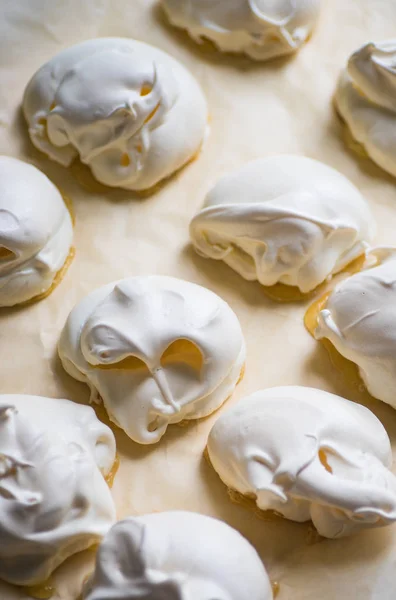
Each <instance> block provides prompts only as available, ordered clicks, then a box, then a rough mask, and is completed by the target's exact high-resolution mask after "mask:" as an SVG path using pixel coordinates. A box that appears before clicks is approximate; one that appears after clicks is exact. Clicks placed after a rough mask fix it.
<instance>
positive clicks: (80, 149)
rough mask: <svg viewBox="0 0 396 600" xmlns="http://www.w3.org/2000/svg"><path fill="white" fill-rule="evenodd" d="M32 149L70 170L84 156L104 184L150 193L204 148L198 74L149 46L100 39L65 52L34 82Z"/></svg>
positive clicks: (28, 98)
mask: <svg viewBox="0 0 396 600" xmlns="http://www.w3.org/2000/svg"><path fill="white" fill-rule="evenodd" d="M23 110H24V113H25V117H26V120H27V123H28V127H29V134H30V138H31V140H32V142H33V144H34V145H35V146H36V147H37V148H38V149H39V150H41V151H42V152H44V153H45V154H47V155H48V156H49V157H50V158H52V159H53V160H55V161H56V162H58V163H60V164H62V165H64V166H69V165H70V164H71V163H72V162H73V161H74V159H76V158H77V157H79V159H80V160H81V162H83V163H84V164H86V165H88V167H90V169H91V171H92V173H93V175H94V177H95V178H96V179H97V180H98V181H100V182H101V183H103V184H106V185H108V186H113V187H120V188H125V189H128V190H146V189H148V188H151V187H153V186H154V185H155V184H157V183H158V182H159V181H161V180H162V179H164V178H166V177H168V176H170V175H171V174H172V173H174V172H175V171H177V170H178V169H179V168H180V167H182V166H183V165H185V164H186V163H187V162H189V161H190V160H191V159H192V158H193V157H194V156H195V155H196V154H197V152H198V151H199V149H200V147H201V145H202V141H203V138H204V135H205V130H206V127H207V106H206V101H205V98H204V96H203V93H202V90H201V88H200V87H199V85H198V83H197V82H196V80H195V79H194V77H193V76H192V75H191V74H190V73H189V72H188V71H187V70H186V69H185V68H184V67H183V66H182V65H181V64H180V63H179V62H178V61H177V60H175V59H174V58H172V57H171V56H169V55H168V54H166V53H165V52H163V51H162V50H159V49H158V48H154V47H153V46H149V45H148V44H144V43H142V42H137V41H135V40H130V39H123V38H99V39H95V40H89V41H86V42H83V43H81V44H77V45H76V46H72V47H71V48H67V49H66V50H62V51H61V52H60V53H59V54H57V55H56V56H55V57H54V58H52V59H51V60H50V61H49V62H48V63H46V64H45V65H44V66H43V67H41V69H39V70H38V71H37V72H36V73H35V75H33V77H32V79H31V81H30V82H29V84H28V86H27V88H26V91H25V95H24V99H23Z"/></svg>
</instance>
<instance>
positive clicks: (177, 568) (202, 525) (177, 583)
mask: <svg viewBox="0 0 396 600" xmlns="http://www.w3.org/2000/svg"><path fill="white" fill-rule="evenodd" d="M193 540H199V544H198V543H193ZM83 597H84V599H85V600H103V598H112V599H114V600H118V599H119V600H121V598H127V597H128V598H136V599H141V600H143V599H146V598H150V600H160V599H165V598H166V600H181V599H183V600H193V599H194V600H198V599H199V600H213V599H214V598H216V600H272V598H273V595H272V590H271V585H270V582H269V579H268V576H267V573H266V571H265V568H264V566H263V564H262V562H261V560H260V558H259V556H258V554H257V552H256V550H255V549H254V548H253V546H251V545H250V543H249V542H248V541H247V540H246V539H245V538H244V537H242V535H241V534H240V533H239V532H237V531H236V530H235V529H232V528H231V527H230V526H229V525H227V524H226V523H224V522H222V521H218V520H217V519H213V518H211V517H207V516H204V515H200V514H197V513H189V512H183V511H175V512H163V513H157V514H151V515H145V516H142V517H136V518H128V519H125V520H124V521H120V522H119V523H117V524H116V525H115V526H114V527H113V528H112V529H111V530H110V531H109V533H108V534H107V536H106V537H105V539H104V540H103V542H102V544H101V546H100V548H99V552H98V555H97V560H96V569H95V572H94V574H93V576H92V577H91V579H90V581H88V583H87V585H86V589H85V592H84V594H83Z"/></svg>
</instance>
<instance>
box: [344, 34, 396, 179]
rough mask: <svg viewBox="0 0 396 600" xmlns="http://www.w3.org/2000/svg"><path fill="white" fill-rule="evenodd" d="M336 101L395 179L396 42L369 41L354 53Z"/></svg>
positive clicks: (358, 135)
mask: <svg viewBox="0 0 396 600" xmlns="http://www.w3.org/2000/svg"><path fill="white" fill-rule="evenodd" d="M335 100H336V106H337V109H338V111H339V113H340V115H341V116H342V118H343V119H344V120H345V121H346V123H347V125H348V127H349V129H350V130H351V133H352V136H353V137H354V138H355V139H356V140H357V141H358V142H359V143H360V144H362V145H363V147H364V148H365V150H366V152H367V154H368V155H369V156H370V157H371V158H372V160H373V161H374V162H376V163H377V164H378V165H379V166H380V167H382V168H383V169H385V171H388V172H389V173H391V174H392V175H394V176H396V39H392V40H387V41H384V42H379V43H373V42H370V43H368V44H365V45H364V46H362V47H361V48H359V50H357V51H356V52H354V53H353V54H352V56H351V57H350V59H349V61H348V65H347V68H346V69H345V70H344V71H343V72H342V73H341V77H340V79H339V81H338V87H337V91H336V96H335Z"/></svg>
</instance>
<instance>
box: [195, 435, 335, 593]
mask: <svg viewBox="0 0 396 600" xmlns="http://www.w3.org/2000/svg"><path fill="white" fill-rule="evenodd" d="M204 457H205V459H206V461H207V463H208V465H209V466H210V467H211V468H212V469H213V470H214V471H215V472H216V470H215V468H214V467H213V465H212V461H211V460H210V456H209V451H208V447H207V446H206V448H205V450H204ZM219 479H220V477H219ZM220 481H221V479H220ZM222 483H223V482H222ZM224 485H225V484H224ZM225 488H226V490H227V494H228V496H229V498H230V500H231V502H233V503H234V504H238V505H239V506H242V507H243V508H246V509H247V510H250V511H251V512H253V513H254V515H255V516H256V517H257V518H258V519H260V520H261V521H266V522H270V523H277V522H278V523H279V522H280V521H287V520H288V519H286V517H284V516H283V515H282V514H280V513H278V512H276V511H275V510H262V509H261V508H259V507H258V506H257V504H256V497H255V496H254V494H251V495H247V494H241V493H240V492H237V491H236V490H234V489H232V488H230V487H228V486H226V485H225ZM293 522H296V521H293ZM300 525H305V526H307V525H308V529H307V536H306V544H307V545H313V544H317V543H318V542H320V541H323V540H324V539H325V538H323V537H322V536H321V535H320V534H319V533H318V532H317V530H316V529H315V527H314V525H313V523H312V521H308V522H307V523H300ZM272 586H273V590H274V593H275V589H274V586H275V588H276V593H279V583H278V582H273V583H272ZM274 597H276V596H275V595H274Z"/></svg>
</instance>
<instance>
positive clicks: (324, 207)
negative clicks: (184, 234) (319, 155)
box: [190, 155, 374, 293]
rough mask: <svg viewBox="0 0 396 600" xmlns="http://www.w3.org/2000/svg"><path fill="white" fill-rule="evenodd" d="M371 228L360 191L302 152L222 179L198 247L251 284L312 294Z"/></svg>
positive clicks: (193, 228)
mask: <svg viewBox="0 0 396 600" xmlns="http://www.w3.org/2000/svg"><path fill="white" fill-rule="evenodd" d="M373 233H374V224H373V219H372V216H371V214H370V210H369V207H368V205H367V203H366V201H365V200H364V198H363V197H362V195H361V194H360V192H359V191H358V190H357V189H356V188H355V187H354V186H353V185H352V184H351V183H350V181H348V180H347V179H346V177H344V176H343V175H341V173H338V172H337V171H335V170H334V169H332V168H331V167H328V166H327V165H324V164H322V163H320V162H318V161H315V160H312V159H309V158H305V157H302V156H287V155H281V156H275V157H270V158H265V159H259V160H257V161H254V162H251V163H248V164H247V165H245V166H244V167H242V168H241V169H239V170H238V171H236V172H235V173H231V174H230V175H227V176H225V177H223V178H222V179H220V181H219V182H218V183H217V184H216V185H215V186H214V188H213V189H212V190H211V191H210V192H209V193H208V195H207V197H206V200H205V203H204V206H203V208H202V209H201V210H200V211H199V212H198V214H197V215H196V216H195V217H194V218H193V220H192V222H191V225H190V236H191V240H192V243H193V245H194V247H195V249H196V251H197V252H198V253H199V254H200V255H202V256H205V257H208V258H214V259H217V260H223V261H224V262H225V263H227V264H228V265H229V266H230V267H231V268H233V269H234V270H235V271H237V273H239V274H240V275H242V277H244V278H245V279H247V280H249V281H253V280H258V281H259V282H260V283H261V284H262V285H265V286H271V285H274V284H276V283H283V284H286V285H289V286H297V287H298V288H299V289H300V290H301V291H302V292H304V293H305V292H309V291H311V290H313V289H314V288H316V287H317V286H318V285H319V284H320V283H322V282H323V281H324V280H325V279H326V278H327V277H328V276H330V275H332V274H334V273H337V272H338V271H341V270H342V269H343V268H344V267H345V266H346V265H347V264H348V263H350V262H351V261H353V260H354V259H355V258H357V257H358V256H360V255H362V254H363V253H364V251H365V249H366V248H367V247H368V243H369V242H370V240H371V238H372V236H373Z"/></svg>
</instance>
